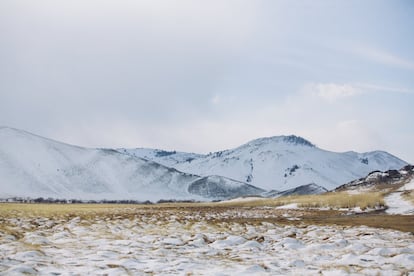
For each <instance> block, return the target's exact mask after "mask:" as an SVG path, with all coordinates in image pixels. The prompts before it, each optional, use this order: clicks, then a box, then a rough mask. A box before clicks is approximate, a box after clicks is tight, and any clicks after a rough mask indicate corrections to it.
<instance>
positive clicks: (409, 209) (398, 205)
mask: <svg viewBox="0 0 414 276" xmlns="http://www.w3.org/2000/svg"><path fill="white" fill-rule="evenodd" d="M411 190H414V179H413V180H412V181H411V182H409V183H407V184H405V185H404V186H402V187H401V188H400V189H398V190H397V191H394V192H392V193H390V194H389V195H388V196H386V197H385V198H384V200H385V204H386V205H387V206H388V209H387V213H388V214H393V215H395V214H400V215H410V214H411V215H412V214H414V204H413V203H412V202H410V201H408V200H405V199H404V198H403V197H402V194H403V193H404V192H406V191H411Z"/></svg>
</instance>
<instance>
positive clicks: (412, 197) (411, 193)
mask: <svg viewBox="0 0 414 276" xmlns="http://www.w3.org/2000/svg"><path fill="white" fill-rule="evenodd" d="M401 196H402V197H403V198H404V199H405V200H408V201H411V203H413V204H414V190H408V191H404V192H403V193H402V194H401Z"/></svg>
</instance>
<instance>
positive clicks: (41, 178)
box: [0, 127, 263, 201]
mask: <svg viewBox="0 0 414 276" xmlns="http://www.w3.org/2000/svg"><path fill="white" fill-rule="evenodd" d="M200 183H202V185H200ZM206 189H208V192H206V191H205V190H206ZM261 192H263V190H261V189H258V188H256V187H253V186H251V185H247V184H245V183H241V182H238V181H234V180H231V179H227V178H225V177H221V176H217V177H200V176H197V175H194V174H188V173H182V172H179V171H177V170H176V169H173V168H168V167H165V166H163V165H160V164H158V163H155V162H152V161H148V160H146V159H142V158H139V157H132V156H128V155H125V154H121V153H119V152H117V151H115V150H110V149H88V148H82V147H77V146H72V145H68V144H64V143H60V142H57V141H53V140H50V139H47V138H43V137H40V136H37V135H34V134H31V133H28V132H25V131H22V130H17V129H13V128H8V127H1V128H0V198H9V197H31V198H36V197H43V198H47V197H51V198H62V199H85V200H102V199H108V200H109V199H133V200H142V201H145V200H151V201H157V200H160V199H175V200H189V199H194V200H211V199H223V198H231V197H234V196H241V195H249V194H258V193H261Z"/></svg>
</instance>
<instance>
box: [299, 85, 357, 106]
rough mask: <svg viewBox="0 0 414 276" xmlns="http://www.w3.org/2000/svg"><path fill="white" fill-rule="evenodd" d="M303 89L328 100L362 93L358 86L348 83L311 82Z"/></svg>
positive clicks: (333, 100) (331, 100) (332, 100)
mask: <svg viewBox="0 0 414 276" xmlns="http://www.w3.org/2000/svg"><path fill="white" fill-rule="evenodd" d="M303 91H304V92H305V93H311V95H313V96H316V97H319V98H321V99H323V100H325V101H328V102H335V101H337V100H341V99H343V98H349V97H353V96H356V95H358V94H360V93H361V90H360V89H358V88H357V87H356V86H353V85H351V84H346V83H345V84H338V83H310V84H307V85H305V87H304V89H303Z"/></svg>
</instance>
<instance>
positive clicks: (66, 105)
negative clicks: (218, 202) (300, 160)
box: [0, 0, 414, 163]
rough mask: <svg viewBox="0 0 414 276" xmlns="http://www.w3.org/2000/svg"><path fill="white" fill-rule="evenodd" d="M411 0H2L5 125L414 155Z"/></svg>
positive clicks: (94, 142)
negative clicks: (277, 141) (283, 141)
mask: <svg viewBox="0 0 414 276" xmlns="http://www.w3.org/2000/svg"><path fill="white" fill-rule="evenodd" d="M413 118H414V1H410V0H406V1H380V0H375V1H360V0H358V1H328V0H326V1H291V0H289V1H270V0H269V1H259V0H251V1H241V0H235V1H225V0H217V1H212V0H208V1H195V0H191V1H156V0H148V1H124V0H116V1H115V0H114V1H104V0H96V1H89V0H79V1H76V0H70V1H69V0H68V1H56V0H50V1H43V0H39V1H31V0H28V1H20V0H2V1H0V125H5V126H10V127H15V128H20V129H24V130H27V131H30V132H34V133H36V134H39V135H42V136H47V137H50V138H53V139H57V140H60V141H64V142H67V143H71V144H76V145H81V146H88V147H156V148H164V149H170V150H172V149H175V150H183V151H195V152H200V153H203V152H209V151H216V150H221V149H226V148H231V147H235V146H238V145H240V144H242V143H245V142H247V141H249V140H251V139H254V138H258V137H263V136H273V135H282V134H296V135H300V136H303V137H304V138H306V139H309V140H310V141H311V142H313V143H315V144H316V145H317V146H319V147H321V148H324V149H327V150H333V151H348V150H356V151H370V150H376V149H382V150H386V151H389V152H391V153H393V154H395V155H397V156H399V157H401V158H403V159H405V160H406V161H408V162H412V163H414V123H413Z"/></svg>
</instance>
